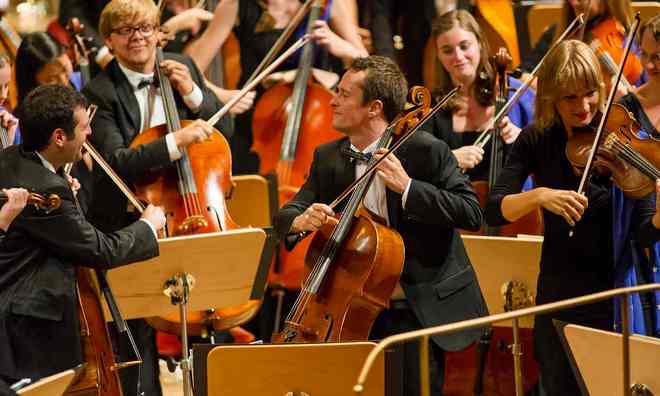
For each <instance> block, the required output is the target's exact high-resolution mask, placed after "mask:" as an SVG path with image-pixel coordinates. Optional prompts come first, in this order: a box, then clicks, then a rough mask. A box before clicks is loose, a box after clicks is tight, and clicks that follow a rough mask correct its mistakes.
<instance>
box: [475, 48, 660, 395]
mask: <svg viewBox="0 0 660 396" xmlns="http://www.w3.org/2000/svg"><path fill="white" fill-rule="evenodd" d="M604 98H605V92H604V84H603V77H602V75H601V71H600V67H599V65H598V59H597V58H596V56H595V54H594V53H593V51H592V50H591V49H590V48H589V47H588V46H587V45H586V44H584V43H582V42H579V41H574V40H568V41H564V42H562V43H561V44H560V45H559V46H558V47H557V48H555V50H554V51H553V52H552V53H550V54H549V57H548V59H547V60H546V62H545V64H544V65H543V67H542V69H541V70H540V73H539V84H538V90H537V96H536V113H535V120H534V123H533V124H532V125H530V126H529V127H527V128H525V129H524V130H523V131H522V132H521V134H520V137H519V138H518V140H517V141H516V143H515V144H514V147H513V148H512V150H511V153H510V154H509V157H508V160H507V163H506V165H505V166H504V168H503V170H502V172H501V173H500V175H499V178H498V181H497V184H496V185H495V186H494V188H493V189H492V191H491V193H490V197H489V201H488V206H487V209H486V220H487V222H488V223H489V224H491V225H502V224H506V223H507V222H512V221H515V220H517V219H519V218H520V217H521V216H523V215H525V214H527V213H529V212H531V211H532V210H536V209H538V208H541V209H542V212H543V221H544V225H545V232H544V240H543V248H542V254H541V263H540V273H539V279H538V286H537V297H536V301H537V303H538V304H544V303H548V302H552V301H557V300H563V299H566V298H570V297H575V296H580V295H584V294H588V293H593V292H598V291H603V290H607V289H610V288H612V287H613V285H614V283H615V275H616V271H615V254H614V251H615V249H616V246H615V245H617V244H618V243H619V242H630V241H629V239H632V237H633V236H634V239H635V240H636V241H637V243H638V244H639V245H640V246H651V245H652V243H654V242H655V241H657V239H658V237H660V230H659V228H660V213H658V210H657V208H656V205H655V204H654V202H653V199H652V198H653V197H651V196H649V197H648V198H647V199H643V200H638V201H635V202H634V205H633V206H632V207H631V216H632V220H631V222H630V224H633V226H631V227H630V228H629V229H627V230H625V232H624V233H623V235H624V237H623V239H624V240H623V241H615V242H614V243H613V240H614V239H615V238H614V237H613V235H620V234H619V233H615V227H618V226H619V225H620V224H618V220H615V219H614V218H613V216H612V213H613V210H614V205H615V204H614V198H615V190H613V186H612V182H611V181H610V179H609V178H607V177H598V176H593V177H592V178H591V181H590V182H589V186H588V188H587V189H586V195H581V194H578V193H577V192H576V191H575V189H576V188H577V186H578V184H579V180H580V179H579V176H577V175H576V173H575V172H574V170H573V167H572V166H571V164H570V163H569V162H568V160H567V158H566V154H565V149H566V143H567V141H568V140H569V139H570V138H571V137H572V136H573V135H574V134H575V133H577V132H578V131H579V130H581V129H582V128H584V127H589V126H593V125H594V124H596V123H597V121H598V115H599V113H600V111H601V109H602V107H603V102H604ZM530 173H533V174H534V179H535V183H536V186H537V187H536V188H534V189H532V190H530V191H526V192H520V191H521V187H522V185H523V182H524V181H525V178H526V177H527V175H528V174H530ZM656 195H658V196H660V181H658V182H657V184H656ZM571 229H573V231H574V235H573V236H572V237H569V231H570V230H571ZM616 230H621V228H616ZM628 244H629V243H628ZM624 245H625V243H624ZM612 311H613V309H612V305H611V303H610V302H608V301H605V302H602V303H597V304H593V305H589V306H583V307H577V308H573V309H570V310H565V311H561V312H558V313H555V314H549V315H543V316H537V317H536V319H535V324H534V339H535V346H534V347H535V350H534V352H535V357H536V359H537V360H538V363H539V366H540V371H541V383H542V386H543V387H544V388H545V390H546V393H547V394H548V395H553V396H554V395H577V394H580V389H579V387H578V384H577V382H576V379H575V377H574V376H573V372H572V370H571V368H570V365H569V362H568V359H567V358H566V355H565V353H564V351H563V347H562V344H561V342H560V340H559V338H558V335H557V331H556V329H555V326H554V323H553V320H554V319H558V320H562V321H567V322H571V323H578V324H582V325H586V326H590V327H595V328H600V329H608V330H611V329H612V323H613V317H612Z"/></svg>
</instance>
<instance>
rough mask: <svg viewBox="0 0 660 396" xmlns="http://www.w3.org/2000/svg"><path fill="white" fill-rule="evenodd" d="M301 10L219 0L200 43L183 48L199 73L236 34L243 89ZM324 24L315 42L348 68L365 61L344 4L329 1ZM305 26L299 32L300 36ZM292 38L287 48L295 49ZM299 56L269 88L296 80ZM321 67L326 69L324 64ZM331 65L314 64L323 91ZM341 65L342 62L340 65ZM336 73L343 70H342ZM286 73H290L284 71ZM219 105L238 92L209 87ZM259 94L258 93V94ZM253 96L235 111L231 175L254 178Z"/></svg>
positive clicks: (293, 0)
mask: <svg viewBox="0 0 660 396" xmlns="http://www.w3.org/2000/svg"><path fill="white" fill-rule="evenodd" d="M300 6H301V2H300V1H299V0H286V1H266V2H258V1H253V0H222V1H220V2H219V3H218V5H217V7H216V9H215V16H214V18H213V20H212V21H211V22H210V23H209V26H208V28H207V29H206V30H205V31H204V33H202V35H201V36H200V38H199V39H198V40H197V41H196V42H193V43H192V44H191V45H189V46H188V47H187V48H186V51H185V52H186V53H187V54H189V55H190V56H191V57H192V58H193V59H194V60H195V63H196V64H197V65H198V66H199V68H200V69H202V70H206V69H207V67H208V66H209V64H210V62H211V60H212V59H213V57H214V56H215V54H216V53H217V52H218V50H219V49H220V47H221V46H222V45H223V43H224V42H225V40H226V39H227V37H228V35H229V33H230V32H232V30H233V32H234V33H235V34H236V38H237V39H238V41H239V43H240V59H241V78H240V80H239V86H243V84H245V83H246V81H247V79H248V78H249V77H250V75H251V74H252V72H253V71H254V70H255V69H256V68H257V66H258V65H259V63H260V62H261V60H262V59H263V58H264V57H265V56H266V54H267V53H268V51H269V50H270V48H271V47H272V46H273V45H274V44H275V42H276V41H277V39H278V37H279V36H280V34H281V33H282V31H283V29H284V28H285V27H286V26H287V24H288V23H289V21H290V19H291V18H292V16H293V15H294V14H295V13H296V11H297V10H298V8H299V7H300ZM321 19H322V20H319V21H316V24H315V28H316V29H315V31H314V33H313V35H314V38H315V40H316V41H317V42H318V43H319V44H320V45H321V46H322V47H323V48H324V49H325V50H327V52H328V53H329V54H330V55H332V56H334V57H336V58H339V59H341V60H342V61H343V64H344V65H346V64H348V63H350V61H351V60H352V59H354V58H356V57H358V56H366V55H367V52H366V49H365V48H364V46H363V44H362V40H361V38H360V35H359V34H358V29H357V25H356V24H355V23H354V22H353V21H352V19H351V18H350V15H349V14H348V12H347V9H346V6H345V5H344V4H343V2H342V1H336V0H335V1H332V0H330V1H327V5H326V11H325V12H324V14H323V17H322V18H321ZM305 26H306V24H305V23H304V22H303V23H302V24H301V27H300V28H299V29H298V32H300V31H302V32H304V29H305ZM296 38H297V37H292V38H291V39H290V40H289V43H287V46H288V45H291V44H293V41H292V40H295V39H296ZM297 59H298V57H297V56H296V57H292V58H291V59H290V60H289V61H287V62H285V64H284V65H283V66H281V67H280V69H279V70H280V71H279V72H276V73H273V74H272V75H271V76H269V77H268V79H267V80H268V81H269V82H270V84H271V85H272V84H274V83H276V82H279V81H283V82H292V81H293V80H294V78H295V70H291V69H295V68H296V67H297ZM324 63H325V64H324ZM328 63H331V61H330V60H329V61H327V62H321V61H319V60H318V57H317V61H316V62H315V65H314V66H315V68H314V69H313V70H312V75H313V78H314V79H315V80H316V81H318V82H320V83H321V84H322V85H323V86H325V87H326V88H331V87H332V86H333V85H334V84H336V82H337V81H338V76H337V75H336V74H334V73H330V72H328V71H327V70H328V69H330V70H332V67H331V66H332V64H328ZM339 63H342V62H339ZM339 69H340V70H341V69H343V66H340V67H339ZM282 70H288V71H282ZM213 89H214V92H215V93H216V94H217V95H218V97H219V98H220V100H222V101H225V102H226V101H228V100H230V99H231V97H232V95H233V94H235V93H236V91H231V90H225V89H219V88H213ZM259 94H261V91H259ZM257 96H258V95H257V94H256V93H254V92H253V93H250V94H248V95H246V96H245V97H244V98H243V99H242V100H241V101H240V102H239V103H238V104H237V106H236V108H237V110H238V111H240V112H241V113H242V114H241V115H240V116H239V117H237V118H236V132H237V133H236V134H235V135H234V136H233V137H232V139H231V140H230V144H231V148H232V155H233V157H234V161H233V163H232V166H233V172H234V173H235V174H241V173H257V172H258V171H259V159H258V157H257V155H256V153H254V152H252V151H250V148H251V146H252V112H251V111H248V109H250V108H251V107H252V105H253V103H255V102H256V100H257V99H258V98H257Z"/></svg>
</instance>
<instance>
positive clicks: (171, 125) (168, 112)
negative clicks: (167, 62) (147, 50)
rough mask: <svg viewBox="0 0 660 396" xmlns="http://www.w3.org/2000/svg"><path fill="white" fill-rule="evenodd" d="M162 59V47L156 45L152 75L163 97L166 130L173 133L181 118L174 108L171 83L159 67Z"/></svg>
mask: <svg viewBox="0 0 660 396" xmlns="http://www.w3.org/2000/svg"><path fill="white" fill-rule="evenodd" d="M164 59H165V56H164V55H163V49H162V48H161V47H160V46H159V47H156V66H155V69H156V70H155V71H154V75H155V76H156V78H158V85H159V87H160V95H161V97H162V99H163V111H164V112H165V120H166V123H167V132H168V133H174V132H176V131H178V130H179V129H181V120H180V119H179V112H178V110H177V109H176V101H175V100H174V91H173V90H172V84H171V83H170V80H169V79H168V78H167V76H166V75H165V73H163V71H162V69H161V68H160V64H161V63H162V62H163V60H164Z"/></svg>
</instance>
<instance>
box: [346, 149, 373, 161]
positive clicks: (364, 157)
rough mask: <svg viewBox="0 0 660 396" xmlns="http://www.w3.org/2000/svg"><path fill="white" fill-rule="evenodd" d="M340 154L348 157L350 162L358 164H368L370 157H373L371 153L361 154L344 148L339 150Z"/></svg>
mask: <svg viewBox="0 0 660 396" xmlns="http://www.w3.org/2000/svg"><path fill="white" fill-rule="evenodd" d="M341 153H342V154H344V155H345V156H347V157H349V159H350V161H351V162H353V161H358V162H369V160H370V159H371V157H373V154H371V153H361V152H359V151H355V150H353V149H351V148H348V147H344V148H343V149H342V150H341Z"/></svg>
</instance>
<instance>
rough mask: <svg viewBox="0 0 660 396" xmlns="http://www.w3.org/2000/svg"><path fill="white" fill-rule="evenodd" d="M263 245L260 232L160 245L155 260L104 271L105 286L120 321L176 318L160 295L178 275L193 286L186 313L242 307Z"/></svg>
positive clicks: (186, 238) (228, 233)
mask: <svg viewBox="0 0 660 396" xmlns="http://www.w3.org/2000/svg"><path fill="white" fill-rule="evenodd" d="M265 239H266V233H265V232H264V231H263V230H261V229H259V228H241V229H237V230H230V231H224V232H216V233H210V234H199V235H193V236H183V237H172V238H167V239H160V240H158V245H159V248H160V255H159V256H158V257H155V258H153V259H150V260H147V261H143V262H140V263H136V264H132V265H127V266H123V267H119V268H114V269H112V270H110V271H108V281H109V283H110V286H111V287H112V291H113V293H114V295H115V298H116V300H117V303H118V305H119V308H120V310H121V312H122V314H123V316H124V318H125V319H132V318H143V317H149V316H164V315H168V314H176V313H177V312H178V311H179V309H178V308H177V307H176V306H174V305H172V304H170V299H169V298H166V297H165V296H164V295H163V285H164V284H165V282H166V281H168V280H169V279H170V278H172V276H174V275H176V274H179V273H183V272H185V273H187V274H190V275H192V276H193V277H194V280H195V283H194V287H193V288H192V295H191V299H190V301H189V302H188V309H191V310H196V311H199V310H204V309H209V308H222V307H229V306H235V305H240V304H244V303H246V302H247V301H248V300H249V297H250V293H251V292H252V289H253V283H254V279H255V275H256V274H257V269H258V264H259V261H260V258H261V254H262V249H263V246H264V242H265ZM105 313H106V318H110V317H111V316H110V315H109V311H107V310H106V312H105Z"/></svg>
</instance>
